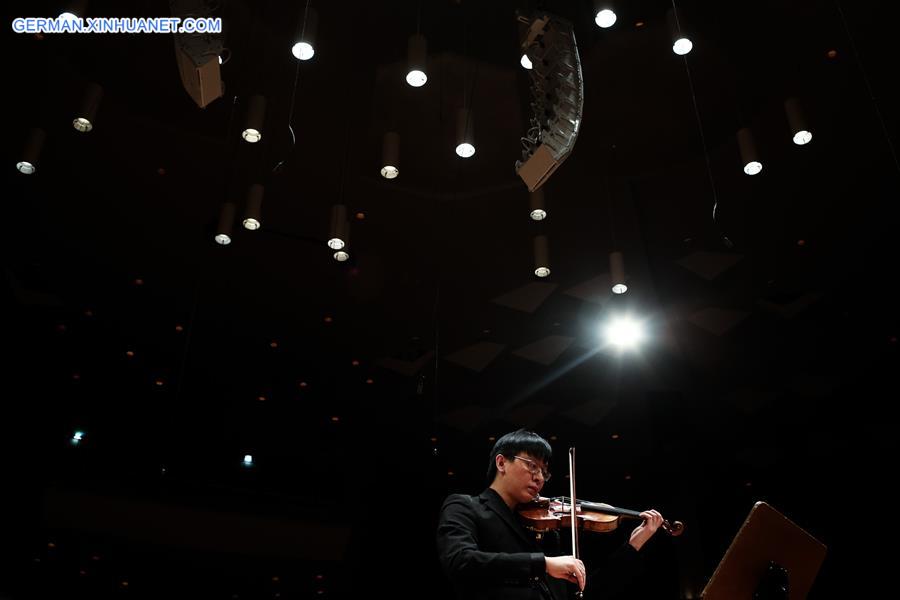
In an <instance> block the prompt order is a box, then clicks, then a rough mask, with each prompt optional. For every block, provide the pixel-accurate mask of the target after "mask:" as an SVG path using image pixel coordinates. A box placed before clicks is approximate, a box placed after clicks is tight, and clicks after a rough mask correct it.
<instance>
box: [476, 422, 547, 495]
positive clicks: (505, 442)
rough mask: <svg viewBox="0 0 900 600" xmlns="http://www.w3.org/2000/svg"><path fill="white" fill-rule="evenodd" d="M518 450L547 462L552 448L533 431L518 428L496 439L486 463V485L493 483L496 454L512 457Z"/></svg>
mask: <svg viewBox="0 0 900 600" xmlns="http://www.w3.org/2000/svg"><path fill="white" fill-rule="evenodd" d="M520 452H521V453H525V454H528V455H529V456H533V457H534V458H537V459H540V460H542V461H544V463H549V462H550V457H551V456H553V449H552V448H551V447H550V443H549V442H548V441H547V440H545V439H544V438H542V437H541V436H539V435H538V434H536V433H534V432H533V431H526V430H525V429H519V430H518V431H513V432H511V433H507V434H506V435H504V436H503V437H501V438H500V439H498V440H497V443H495V444H494V448H493V449H492V450H491V460H490V463H488V470H487V481H488V485H490V484H492V483H494V477H496V476H497V455H498V454H502V455H503V456H506V457H512V456H515V455H516V454H519V453H520Z"/></svg>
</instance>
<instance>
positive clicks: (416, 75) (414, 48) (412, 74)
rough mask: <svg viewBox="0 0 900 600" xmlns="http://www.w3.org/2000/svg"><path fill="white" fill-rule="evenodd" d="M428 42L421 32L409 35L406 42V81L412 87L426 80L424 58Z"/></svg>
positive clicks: (423, 83)
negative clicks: (407, 69)
mask: <svg viewBox="0 0 900 600" xmlns="http://www.w3.org/2000/svg"><path fill="white" fill-rule="evenodd" d="M427 49H428V42H427V41H426V40H425V36H424V35H422V34H421V33H416V34H413V35H411V36H410V38H409V43H408V44H407V54H406V55H407V60H408V62H409V71H408V72H407V73H406V83H408V84H409V85H411V86H412V87H415V88H417V87H422V86H423V85H425V83H426V82H427V81H428V76H427V75H426V74H425V58H426V56H427Z"/></svg>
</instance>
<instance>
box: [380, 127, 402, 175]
mask: <svg viewBox="0 0 900 600" xmlns="http://www.w3.org/2000/svg"><path fill="white" fill-rule="evenodd" d="M399 174H400V135H399V134H398V133H396V132H394V131H388V132H387V133H385V134H384V142H383V143H382V146H381V176H382V177H384V178H385V179H394V178H395V177H397V175H399Z"/></svg>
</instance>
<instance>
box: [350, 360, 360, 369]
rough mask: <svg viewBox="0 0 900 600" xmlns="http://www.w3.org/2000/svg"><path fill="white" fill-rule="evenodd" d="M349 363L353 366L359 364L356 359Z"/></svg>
mask: <svg viewBox="0 0 900 600" xmlns="http://www.w3.org/2000/svg"><path fill="white" fill-rule="evenodd" d="M350 364H351V365H353V366H354V367H358V366H359V361H358V360H356V359H354V360H353V361H352V362H351V363H350Z"/></svg>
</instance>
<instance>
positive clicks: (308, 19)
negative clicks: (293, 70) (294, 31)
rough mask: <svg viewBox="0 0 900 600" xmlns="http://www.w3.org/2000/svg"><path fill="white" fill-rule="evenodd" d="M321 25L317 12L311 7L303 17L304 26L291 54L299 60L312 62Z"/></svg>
mask: <svg viewBox="0 0 900 600" xmlns="http://www.w3.org/2000/svg"><path fill="white" fill-rule="evenodd" d="M318 25H319V16H318V14H317V13H316V10H315V9H314V8H313V7H311V6H309V7H308V10H307V11H306V14H304V15H303V25H302V26H301V28H300V36H299V38H298V39H297V41H296V43H294V45H293V46H292V47H291V54H293V55H294V58H296V59H297V60H304V61H305V60H310V59H311V58H312V57H313V56H315V55H316V47H315V46H316V29H317V28H318Z"/></svg>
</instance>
